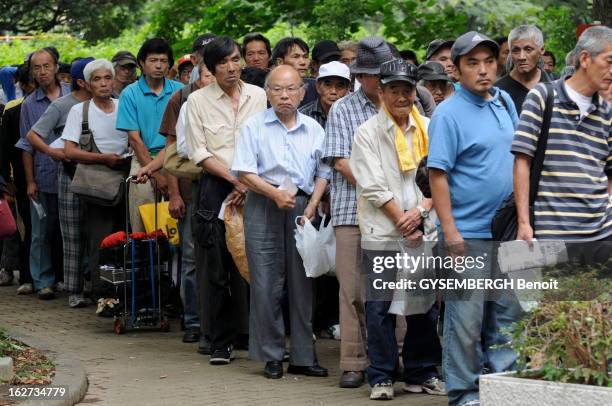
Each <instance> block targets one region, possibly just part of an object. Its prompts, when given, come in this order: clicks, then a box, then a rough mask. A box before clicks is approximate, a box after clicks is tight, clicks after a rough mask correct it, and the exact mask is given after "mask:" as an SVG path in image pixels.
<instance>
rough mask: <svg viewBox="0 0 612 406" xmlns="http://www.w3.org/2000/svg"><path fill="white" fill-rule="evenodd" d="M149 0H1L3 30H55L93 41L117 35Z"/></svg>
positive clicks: (29, 31) (0, 14)
mask: <svg viewBox="0 0 612 406" xmlns="http://www.w3.org/2000/svg"><path fill="white" fill-rule="evenodd" d="M144 2H145V0H96V1H95V2H90V1H83V0H44V1H39V0H18V1H15V0H0V10H1V11H2V12H1V13H0V31H9V32H13V33H18V34H19V33H21V34H23V33H25V34H32V33H35V32H43V33H46V32H48V31H51V30H55V31H60V32H67V33H72V34H79V35H80V36H82V37H83V38H84V39H85V40H87V41H89V42H93V41H95V40H99V39H102V38H107V37H116V36H117V34H118V33H120V32H122V31H123V30H124V29H125V28H127V27H129V26H130V25H131V24H132V23H133V22H134V21H136V19H137V18H136V17H137V16H138V15H139V14H140V12H139V11H140V8H141V6H142V5H143V4H144Z"/></svg>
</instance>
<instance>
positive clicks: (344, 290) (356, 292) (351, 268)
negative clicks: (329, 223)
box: [334, 226, 406, 371]
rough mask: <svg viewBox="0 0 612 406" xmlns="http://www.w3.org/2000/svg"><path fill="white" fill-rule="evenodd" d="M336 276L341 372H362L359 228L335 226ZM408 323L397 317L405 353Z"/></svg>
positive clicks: (363, 337)
mask: <svg viewBox="0 0 612 406" xmlns="http://www.w3.org/2000/svg"><path fill="white" fill-rule="evenodd" d="M334 232H335V235H336V274H337V276H338V282H339V283H340V340H341V342H340V369H341V370H343V371H363V370H364V369H366V367H367V366H368V365H369V360H368V355H367V342H368V341H367V335H366V318H365V317H366V316H365V298H364V290H363V286H362V284H363V281H362V277H361V233H360V232H359V227H358V226H336V227H334ZM405 334H406V320H405V318H404V317H398V318H397V320H396V325H395V335H396V338H397V343H398V351H399V354H401V353H402V346H403V342H404V335H405Z"/></svg>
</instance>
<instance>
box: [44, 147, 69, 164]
mask: <svg viewBox="0 0 612 406" xmlns="http://www.w3.org/2000/svg"><path fill="white" fill-rule="evenodd" d="M47 155H49V156H50V157H51V159H53V160H54V161H67V160H68V158H66V154H65V153H64V149H63V148H49V149H48V150H47Z"/></svg>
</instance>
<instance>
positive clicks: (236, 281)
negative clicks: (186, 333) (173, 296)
mask: <svg viewBox="0 0 612 406" xmlns="http://www.w3.org/2000/svg"><path fill="white" fill-rule="evenodd" d="M232 189H233V186H232V185H231V184H230V183H229V182H227V181H225V180H224V179H221V178H219V177H216V176H213V175H210V174H203V175H202V178H201V179H200V193H199V195H198V207H197V210H196V211H195V214H194V237H195V241H194V243H195V244H197V245H198V249H197V250H196V251H197V253H196V257H197V259H196V261H198V265H197V267H198V274H200V275H201V276H203V277H204V278H203V279H204V281H203V282H204V283H202V284H200V283H199V282H198V289H199V290H200V289H201V294H200V295H199V296H200V298H201V300H200V308H201V312H202V313H205V312H206V311H208V312H209V316H210V319H209V320H210V325H209V326H208V330H209V331H208V335H209V337H210V342H211V348H212V350H213V351H215V350H217V349H224V348H226V347H227V346H229V345H231V344H232V343H233V342H234V340H235V338H236V336H237V334H239V333H248V317H249V311H248V293H247V292H248V285H247V283H246V281H245V280H244V279H243V278H242V277H241V276H240V273H239V272H238V269H237V268H236V265H235V264H234V260H233V259H232V256H231V254H230V253H229V251H228V250H227V245H226V243H225V224H224V222H223V221H222V220H220V219H219V218H218V217H217V216H218V214H219V210H220V209H221V204H222V202H223V200H224V199H225V198H226V197H227V195H228V194H229V193H230V192H231V191H232ZM199 280H202V278H201V277H200V278H199ZM202 307H208V309H205V308H204V309H203V310H202ZM204 320H205V319H204ZM205 324H206V323H202V325H203V326H204V325H205ZM204 329H205V328H203V330H204Z"/></svg>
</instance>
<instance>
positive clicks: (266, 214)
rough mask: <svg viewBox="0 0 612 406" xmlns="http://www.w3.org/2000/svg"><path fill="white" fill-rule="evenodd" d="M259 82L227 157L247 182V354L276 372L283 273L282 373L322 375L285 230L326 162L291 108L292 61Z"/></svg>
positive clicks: (308, 290) (317, 186) (309, 125)
mask: <svg viewBox="0 0 612 406" xmlns="http://www.w3.org/2000/svg"><path fill="white" fill-rule="evenodd" d="M265 88H266V93H267V95H268V100H269V101H270V104H271V105H272V108H270V109H268V110H266V111H264V112H261V113H259V114H257V115H255V116H253V117H251V118H250V119H249V120H248V121H247V122H246V124H245V125H244V127H243V129H242V132H241V136H240V139H239V141H238V146H237V147H236V154H235V156H234V162H233V164H232V171H233V172H236V173H238V175H239V176H240V181H241V182H242V183H244V184H245V185H246V186H247V187H248V188H249V193H248V194H247V198H246V203H245V208H244V230H245V241H246V251H247V258H248V262H249V271H250V274H251V276H250V277H251V284H250V285H251V313H250V323H249V325H250V331H249V355H250V357H251V358H253V359H255V360H257V361H262V362H265V363H266V366H265V369H264V376H265V377H267V378H271V379H278V378H281V377H282V376H283V367H282V360H283V354H284V345H285V328H284V324H283V315H282V310H281V301H282V298H283V285H284V281H285V278H286V279H287V288H288V294H289V312H290V323H291V351H290V361H289V367H288V369H287V372H288V373H290V374H300V375H307V376H327V369H325V368H323V367H321V366H319V365H318V364H317V361H316V356H315V351H314V343H313V339H312V294H313V293H312V279H309V278H307V277H306V274H305V272H304V266H303V263H302V259H301V258H300V256H299V254H298V252H297V249H296V247H295V241H294V237H293V236H294V231H295V228H296V225H295V219H296V217H298V216H303V217H306V218H309V219H312V218H313V217H314V216H315V213H316V209H317V206H318V204H319V201H320V199H321V196H322V195H323V193H324V191H325V187H326V185H327V181H328V179H329V177H330V168H329V167H328V166H327V164H325V163H323V162H322V161H321V156H322V152H323V151H322V150H323V143H324V138H325V132H324V130H323V128H322V127H321V126H320V125H319V124H318V123H317V122H316V121H315V120H313V119H312V118H310V117H308V116H305V115H303V114H301V113H299V112H298V111H297V108H298V106H299V104H300V102H301V100H302V99H303V97H304V92H305V90H304V83H303V81H302V79H301V78H300V75H299V73H298V72H297V71H296V70H295V69H294V68H293V67H291V66H286V65H285V66H279V67H277V68H275V69H274V70H273V71H272V72H271V73H270V75H269V76H268V79H267V81H266V87H265ZM291 183H292V184H293V185H295V188H293V187H290V186H289V185H291ZM279 185H282V187H281V188H279V187H278V186H279ZM290 189H294V190H293V191H292V190H290ZM295 189H297V190H295Z"/></svg>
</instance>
